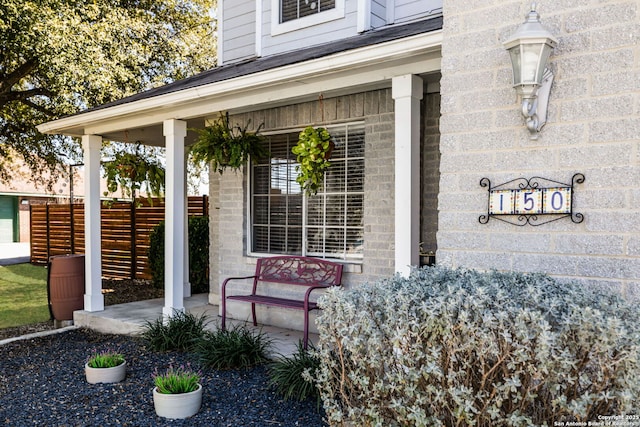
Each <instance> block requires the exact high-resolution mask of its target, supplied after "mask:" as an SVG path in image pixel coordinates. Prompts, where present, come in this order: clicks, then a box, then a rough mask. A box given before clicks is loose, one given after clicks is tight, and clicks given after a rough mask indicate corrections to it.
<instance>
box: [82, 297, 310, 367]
mask: <svg viewBox="0 0 640 427" xmlns="http://www.w3.org/2000/svg"><path fill="white" fill-rule="evenodd" d="M163 305H164V299H163V298H158V299H152V300H146V301H136V302H130V303H126V304H118V305H110V306H106V307H105V309H104V311H95V312H88V311H84V310H80V311H75V312H74V313H73V322H74V325H75V326H77V327H87V328H90V329H93V330H95V331H98V332H103V333H110V334H121V335H137V334H139V333H140V332H141V331H142V327H143V326H144V325H145V323H146V322H147V321H149V322H153V321H154V320H156V319H158V318H159V317H160V316H162V307H163ZM184 307H185V310H187V312H189V313H191V314H194V315H197V316H199V315H202V314H204V315H206V316H207V317H208V320H209V325H208V329H214V328H216V327H217V326H218V325H219V324H220V321H221V318H220V316H218V306H216V305H211V304H209V303H208V297H207V294H198V295H194V296H191V297H188V298H185V299H184ZM259 321H260V318H259V317H258V322H259ZM237 324H245V325H247V326H248V327H249V328H252V329H255V330H256V331H260V330H261V331H262V332H264V333H265V334H266V335H267V337H268V338H270V339H271V340H272V342H273V343H272V354H271V355H270V356H271V357H277V356H280V355H283V356H290V355H292V354H293V353H295V351H296V347H297V344H298V341H299V340H301V339H302V337H303V333H302V331H294V330H290V329H282V328H277V327H274V326H268V325H260V324H259V323H258V326H257V327H254V326H253V324H252V323H251V322H248V323H246V322H242V321H237V320H233V319H227V325H228V327H229V326H231V327H233V326H234V325H237ZM300 324H302V319H300ZM309 339H310V340H311V341H312V342H313V343H314V344H315V343H317V342H318V335H317V334H312V333H310V334H309Z"/></svg>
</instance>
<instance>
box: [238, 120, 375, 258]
mask: <svg viewBox="0 0 640 427" xmlns="http://www.w3.org/2000/svg"><path fill="white" fill-rule="evenodd" d="M325 127H326V128H327V130H329V132H331V131H332V130H333V129H345V128H349V127H358V128H362V129H363V130H364V128H365V126H364V122H363V121H353V122H345V123H340V124H335V125H329V126H325ZM302 130H303V129H302V128H288V129H281V130H277V131H269V132H262V135H265V136H269V135H279V134H285V133H298V132H301V131H302ZM365 139H366V133H365ZM365 156H366V151H365ZM252 171H253V168H252V167H251V160H249V167H248V168H247V193H246V197H247V210H246V214H247V222H246V233H247V248H246V250H247V252H246V253H247V256H250V257H260V258H262V257H269V256H279V255H283V254H279V253H270V252H255V251H253V250H252V247H253V230H252V228H253V227H252V225H253V220H252V218H251V215H252V200H253V187H252V184H251V183H252V178H253V177H252ZM365 180H366V176H365ZM363 194H364V191H363ZM302 197H303V202H302V253H301V254H302V256H307V253H306V249H305V247H306V244H305V243H306V239H307V228H308V223H307V202H306V198H307V195H306V194H304V192H303V195H302ZM363 202H364V199H363ZM310 256H311V255H310ZM313 256H316V257H320V256H318V255H313ZM326 258H327V259H329V260H331V261H334V262H340V263H348V264H362V263H363V260H364V254H360V255H357V256H350V257H346V258H333V257H326Z"/></svg>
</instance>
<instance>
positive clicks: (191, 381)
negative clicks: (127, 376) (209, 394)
mask: <svg viewBox="0 0 640 427" xmlns="http://www.w3.org/2000/svg"><path fill="white" fill-rule="evenodd" d="M153 382H154V385H155V387H154V388H153V406H154V408H155V410H156V414H157V415H158V416H160V417H164V418H171V419H182V418H188V417H191V416H193V415H195V414H197V413H198V411H199V410H200V406H201V405H202V385H201V384H200V373H199V372H195V371H192V370H191V369H189V367H186V368H185V367H183V366H181V367H179V368H173V367H169V369H168V370H167V371H166V372H164V373H162V374H160V373H158V372H157V370H156V372H155V373H154V374H153Z"/></svg>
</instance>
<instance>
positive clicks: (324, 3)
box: [280, 0, 336, 23]
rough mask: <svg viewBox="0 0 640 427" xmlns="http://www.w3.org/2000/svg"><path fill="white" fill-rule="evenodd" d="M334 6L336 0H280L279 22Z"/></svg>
mask: <svg viewBox="0 0 640 427" xmlns="http://www.w3.org/2000/svg"><path fill="white" fill-rule="evenodd" d="M335 7H336V0H280V23H283V22H288V21H293V20H294V19H299V18H304V17H305V16H310V15H313V14H316V13H320V12H324V11H327V10H330V9H334V8H335Z"/></svg>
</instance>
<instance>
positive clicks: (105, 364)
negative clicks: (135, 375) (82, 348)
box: [87, 350, 124, 368]
mask: <svg viewBox="0 0 640 427" xmlns="http://www.w3.org/2000/svg"><path fill="white" fill-rule="evenodd" d="M123 363H124V356H123V355H122V354H121V353H118V352H116V351H114V350H107V351H102V352H98V351H94V352H93V353H92V354H91V356H89V359H88V360H87V366H89V367H90V368H114V367H116V366H119V365H122V364H123Z"/></svg>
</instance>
